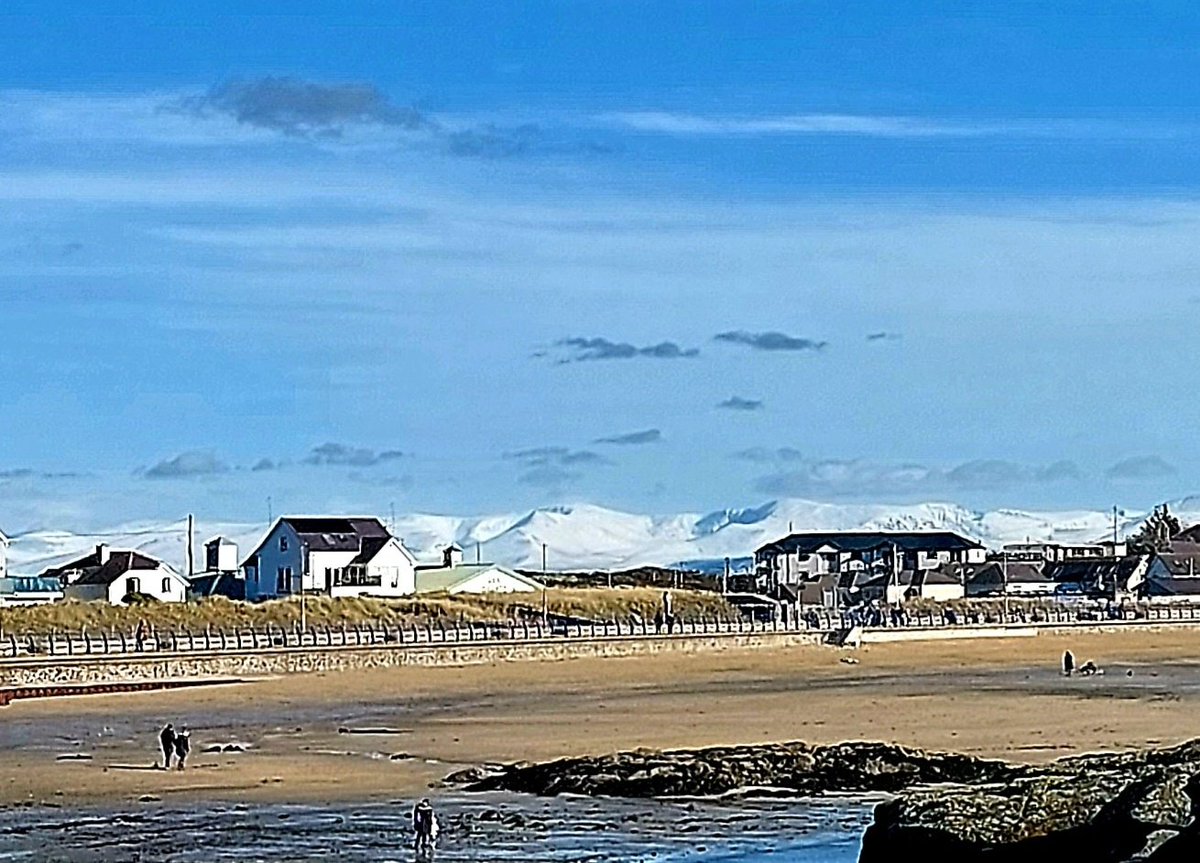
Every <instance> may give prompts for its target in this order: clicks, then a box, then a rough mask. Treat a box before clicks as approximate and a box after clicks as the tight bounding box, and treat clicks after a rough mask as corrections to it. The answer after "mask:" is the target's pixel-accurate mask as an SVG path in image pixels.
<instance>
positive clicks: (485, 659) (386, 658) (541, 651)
mask: <svg viewBox="0 0 1200 863" xmlns="http://www.w3.org/2000/svg"><path fill="white" fill-rule="evenodd" d="M822 639H823V634H822V633H819V632H778V633H770V632H768V633H762V632H760V633H753V634H749V633H746V634H723V635H686V636H673V637H666V638H662V637H656V638H638V637H625V638H604V639H571V640H565V639H557V640H556V639H545V640H542V641H516V642H510V643H505V642H492V643H486V642H474V643H465V644H438V645H420V646H416V645H407V646H399V645H396V646H390V647H389V646H374V647H319V648H314V647H304V648H295V647H293V648H280V649H278V650H259V651H254V652H245V653H229V652H218V651H212V652H203V651H189V652H186V653H182V652H181V653H170V652H155V653H144V654H125V655H119V656H112V657H104V658H99V657H94V658H84V657H67V656H58V657H42V658H25V659H19V660H8V661H5V662H3V663H0V687H7V688H16V687H38V686H86V685H95V684H107V683H118V682H131V681H144V680H200V679H214V680H216V679H225V680H228V679H231V678H248V677H268V676H274V675H280V674H303V673H309V672H320V671H348V670H353V669H362V668H403V667H409V666H425V667H432V666H456V665H484V664H488V663H493V662H521V661H543V662H544V661H554V660H564V659H577V658H583V657H621V656H653V655H658V654H680V653H709V652H714V651H721V650H738V649H746V648H756V649H763V648H766V649H769V648H779V647H792V646H796V645H805V644H807V645H813V644H820V643H821V641H822Z"/></svg>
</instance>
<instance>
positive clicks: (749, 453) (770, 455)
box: [733, 446, 804, 464]
mask: <svg viewBox="0 0 1200 863" xmlns="http://www.w3.org/2000/svg"><path fill="white" fill-rule="evenodd" d="M733 457H734V458H736V459H741V460H742V461H752V462H758V463H763V464H766V463H770V462H789V461H800V460H802V459H803V458H804V454H803V453H801V452H800V450H798V449H794V448H792V447H790V446H781V447H778V448H776V449H770V448H768V447H763V446H752V447H750V448H749V449H744V450H739V451H738V452H735V453H734V454H733Z"/></svg>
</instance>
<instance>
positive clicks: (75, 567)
mask: <svg viewBox="0 0 1200 863" xmlns="http://www.w3.org/2000/svg"><path fill="white" fill-rule="evenodd" d="M162 565H163V564H162V561H159V560H155V559H154V558H152V557H150V556H149V555H146V554H142V553H141V552H140V551H109V553H108V561H107V562H106V563H103V564H101V563H100V555H99V553H98V552H95V551H93V552H92V553H91V554H89V555H85V556H84V557H81V558H79V559H78V560H73V561H71V562H70V563H64V564H63V565H62V566H57V567H51V568H50V569H47V570H45V571H44V572H42V574H41V578H57V579H62V577H63V576H64V575H66V574H67V573H69V572H76V571H78V572H81V573H82V575H80V577H79V578H77V579H74V580H73V581H72V582H71V583H72V584H104V585H108V584H112V583H113V582H114V581H116V580H117V579H118V578H120V577H121V576H122V575H124V574H125V573H127V572H131V571H133V570H139V569H141V570H148V569H158V568H159V567H160V566H162Z"/></svg>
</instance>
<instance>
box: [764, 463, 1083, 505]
mask: <svg viewBox="0 0 1200 863" xmlns="http://www.w3.org/2000/svg"><path fill="white" fill-rule="evenodd" d="M1082 476H1083V474H1082V472H1081V471H1080V470H1079V468H1078V467H1077V466H1076V465H1075V464H1073V463H1072V462H1067V461H1059V462H1054V463H1053V464H1050V465H1025V464H1020V463H1017V462H1011V461H1005V460H1002V459H979V460H975V461H968V462H964V463H962V464H959V465H954V466H952V467H948V468H944V467H931V466H929V465H923V464H916V463H911V462H909V463H904V462H901V463H888V462H877V461H872V460H870V459H825V460H804V461H801V462H800V463H798V464H795V465H793V466H790V467H789V468H787V469H786V470H780V471H777V472H775V473H771V474H767V475H765V476H762V477H759V478H758V479H757V480H756V481H755V483H754V487H755V490H756V491H759V492H762V493H764V494H771V495H775V496H780V497H787V496H809V495H817V496H829V497H846V496H858V497H861V496H865V495H874V494H930V493H940V492H960V491H972V490H981V489H1005V488H1015V487H1019V486H1022V485H1035V484H1036V485H1041V484H1050V483H1060V482H1068V481H1076V480H1079V479H1081V478H1082Z"/></svg>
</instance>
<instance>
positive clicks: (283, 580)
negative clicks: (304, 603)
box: [275, 566, 292, 593]
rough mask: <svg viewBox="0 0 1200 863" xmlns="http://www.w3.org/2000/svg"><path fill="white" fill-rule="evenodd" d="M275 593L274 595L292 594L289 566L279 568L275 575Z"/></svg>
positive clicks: (290, 569)
mask: <svg viewBox="0 0 1200 863" xmlns="http://www.w3.org/2000/svg"><path fill="white" fill-rule="evenodd" d="M275 592H276V593H291V592H292V568H291V567H290V566H281V567H279V569H278V571H277V572H276V574H275Z"/></svg>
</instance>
